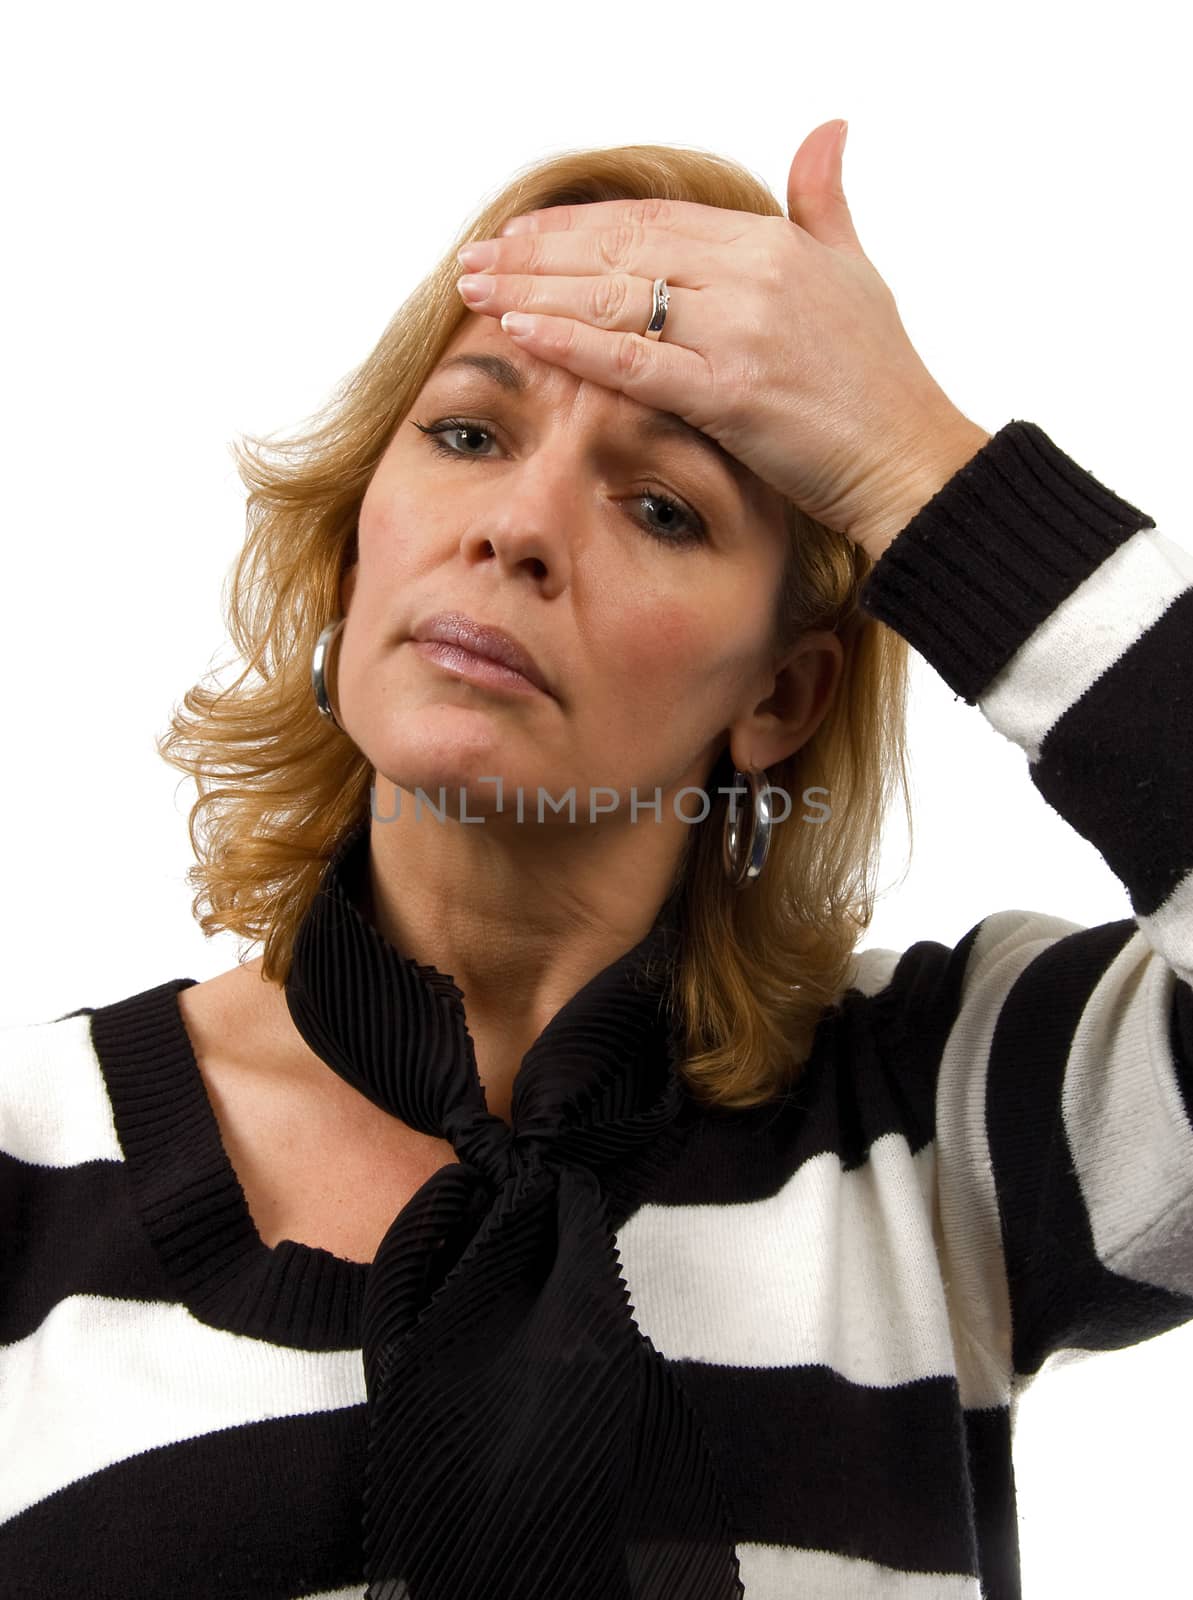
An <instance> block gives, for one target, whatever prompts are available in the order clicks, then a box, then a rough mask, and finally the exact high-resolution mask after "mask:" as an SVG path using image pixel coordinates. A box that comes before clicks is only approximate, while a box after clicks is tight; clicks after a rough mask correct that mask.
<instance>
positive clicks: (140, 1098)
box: [91, 978, 700, 1350]
mask: <svg viewBox="0 0 1193 1600" xmlns="http://www.w3.org/2000/svg"><path fill="white" fill-rule="evenodd" d="M197 981H198V980H196V979H194V978H171V979H169V980H167V981H166V982H165V983H161V984H158V985H156V986H155V987H153V988H151V989H145V990H142V991H141V992H140V993H138V994H134V995H131V996H129V997H128V998H127V999H124V1000H119V1001H115V1002H113V1003H112V1004H110V1005H107V1006H102V1007H99V1008H97V1009H96V1010H94V1011H93V1013H92V1016H91V1037H92V1042H93V1045H94V1048H95V1052H96V1056H97V1058H98V1060H99V1064H100V1069H101V1071H102V1073H103V1076H104V1080H105V1083H106V1086H107V1090H108V1097H109V1099H110V1101H111V1104H112V1111H113V1118H114V1121H115V1125H116V1134H117V1138H118V1140H119V1142H120V1146H121V1149H122V1150H123V1152H124V1157H125V1167H126V1171H127V1175H128V1181H129V1186H130V1190H131V1193H132V1197H133V1201H134V1204H135V1205H136V1208H137V1211H138V1214H139V1216H140V1218H141V1222H142V1225H143V1226H144V1227H145V1229H146V1232H147V1233H148V1235H149V1238H150V1242H151V1243H152V1245H153V1247H154V1249H155V1251H156V1252H157V1255H158V1257H159V1259H160V1260H161V1262H162V1264H163V1266H164V1267H165V1269H166V1271H167V1273H168V1274H169V1276H170V1278H171V1280H172V1281H173V1283H174V1284H175V1285H176V1288H177V1293H178V1296H179V1298H180V1299H181V1300H182V1301H183V1303H184V1304H185V1305H186V1306H187V1307H188V1309H189V1310H190V1311H191V1312H193V1314H194V1315H195V1316H196V1317H198V1318H199V1319H200V1321H203V1322H206V1323H208V1324H209V1325H210V1326H213V1327H219V1328H225V1329H227V1330H228V1331H229V1332H232V1333H240V1334H245V1335H247V1336H249V1337H251V1338H258V1339H266V1340H269V1341H272V1342H274V1343H278V1344H285V1345H289V1346H292V1347H294V1348H298V1349H304V1350H342V1349H353V1348H359V1347H360V1344H361V1316H362V1309H363V1304H364V1294H365V1286H366V1284H367V1283H368V1279H369V1273H370V1271H371V1270H372V1268H371V1263H368V1262H360V1261H348V1260H345V1259H344V1258H343V1257H341V1256H336V1255H333V1254H332V1253H331V1252H330V1251H328V1250H324V1249H321V1248H319V1247H318V1246H315V1245H305V1244H300V1243H297V1242H296V1241H294V1240H291V1239H283V1240H282V1241H280V1242H279V1243H278V1244H277V1245H276V1246H272V1247H271V1246H269V1245H267V1244H266V1243H265V1242H264V1240H263V1239H262V1238H261V1236H260V1234H259V1233H258V1232H257V1229H256V1225H255V1224H254V1222H253V1219H252V1216H251V1214H250V1212H249V1208H248V1202H247V1201H246V1199H245V1194H244V1190H243V1188H242V1187H241V1183H240V1179H239V1177H238V1176H237V1174H236V1170H235V1168H234V1167H233V1165H232V1162H231V1160H230V1159H229V1157H228V1153H227V1151H226V1150H225V1149H224V1145H223V1141H222V1139H221V1137H220V1130H219V1124H218V1122H217V1121H216V1116H215V1112H214V1110H213V1108H212V1105H211V1101H210V1099H209V1098H208V1094H207V1087H206V1084H205V1083H204V1082H203V1077H202V1074H201V1073H200V1071H199V1064H198V1062H197V1060H196V1058H195V1053H194V1049H193V1047H192V1044H191V1039H190V1035H189V1034H188V1033H187V1030H186V1026H185V1024H184V1022H183V1019H182V1012H181V1010H180V1008H179V1005H178V995H179V993H180V992H181V991H182V990H183V989H187V988H190V987H191V986H192V985H194V984H195V983H196V982H197ZM699 1114H700V1113H699V1107H698V1106H697V1105H696V1103H695V1102H694V1101H692V1099H691V1098H690V1096H689V1095H688V1094H687V1093H686V1091H685V1092H684V1093H683V1096H682V1102H681V1107H680V1111H679V1115H678V1116H677V1117H676V1118H675V1121H674V1122H673V1123H671V1124H670V1125H669V1126H668V1127H666V1128H664V1129H663V1130H662V1132H661V1133H660V1134H659V1135H658V1137H657V1138H656V1139H655V1140H654V1142H653V1143H651V1144H650V1145H648V1146H646V1147H645V1148H643V1149H642V1150H640V1151H638V1152H637V1153H636V1154H635V1155H634V1156H633V1157H631V1158H630V1159H628V1160H627V1162H626V1163H625V1165H624V1167H623V1168H621V1169H620V1170H618V1171H616V1172H613V1173H607V1174H605V1176H604V1189H605V1192H606V1194H607V1196H608V1203H609V1219H610V1224H611V1226H613V1227H614V1228H617V1227H620V1226H621V1224H622V1222H624V1220H625V1218H626V1217H627V1216H628V1215H629V1214H630V1212H631V1211H632V1210H634V1209H635V1208H636V1206H637V1205H638V1204H640V1203H641V1200H642V1199H643V1198H644V1197H645V1196H646V1195H647V1194H648V1193H649V1192H650V1190H651V1189H652V1187H653V1186H654V1184H655V1182H656V1181H657V1180H658V1178H659V1177H660V1176H661V1174H662V1173H663V1172H664V1171H665V1170H666V1169H667V1168H668V1167H669V1166H670V1165H671V1164H672V1162H673V1161H674V1160H675V1159H676V1158H677V1156H678V1154H679V1152H680V1150H681V1149H682V1148H683V1146H684V1144H685V1142H686V1140H687V1138H688V1136H689V1134H690V1131H691V1128H692V1126H693V1123H694V1121H695V1120H696V1118H697V1117H698V1116H699Z"/></svg>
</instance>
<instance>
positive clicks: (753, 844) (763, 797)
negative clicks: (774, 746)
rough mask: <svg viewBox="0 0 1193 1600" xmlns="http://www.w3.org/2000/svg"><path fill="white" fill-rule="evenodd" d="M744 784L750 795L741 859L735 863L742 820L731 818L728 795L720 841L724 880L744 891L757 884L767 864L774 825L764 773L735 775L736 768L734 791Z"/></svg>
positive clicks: (732, 810)
mask: <svg viewBox="0 0 1193 1600" xmlns="http://www.w3.org/2000/svg"><path fill="white" fill-rule="evenodd" d="M743 784H744V785H748V787H749V791H750V802H749V804H750V816H749V827H748V829H747V830H746V844H745V849H744V851H743V852H742V859H741V860H740V861H739V860H738V847H739V840H740V838H741V821H742V819H741V816H740V813H739V815H738V816H737V817H735V816H734V814H733V813H734V807H733V805H732V801H733V799H734V796H733V795H730V797H729V798H730V802H731V803H730V804H729V805H728V806H726V808H725V832H724V835H723V837H722V840H721V859H722V861H723V862H724V866H725V876H726V877H727V878H728V879H729V882H730V883H731V884H732V886H733V887H734V888H735V889H744V888H746V887H747V886H748V885H749V884H751V883H755V882H757V880H758V877H759V875H760V874H761V872H762V868H763V864H764V862H765V861H766V855H767V851H768V850H769V849H770V834H771V827H772V826H773V822H774V817H773V813H772V811H771V803H770V785H769V784H768V783H767V779H766V773H765V771H763V770H758V771H754V770H751V771H750V772H738V771H737V769H736V768H735V769H734V773H733V787H734V789H740V788H741V787H742V786H743Z"/></svg>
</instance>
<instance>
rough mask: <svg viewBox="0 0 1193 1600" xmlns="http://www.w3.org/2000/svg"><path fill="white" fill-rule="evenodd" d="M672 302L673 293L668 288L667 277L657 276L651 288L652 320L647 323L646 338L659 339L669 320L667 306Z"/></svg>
mask: <svg viewBox="0 0 1193 1600" xmlns="http://www.w3.org/2000/svg"><path fill="white" fill-rule="evenodd" d="M670 304H671V295H670V292H669V290H668V288H667V280H666V278H656V279H655V281H654V284H653V286H652V288H651V300H650V321H649V322H648V323H647V324H646V332H645V333H644V334H643V335H642V337H643V338H644V339H657V338H659V337H660V336H661V334H662V332H663V324H664V322H666V320H667V307H668V306H669V305H670Z"/></svg>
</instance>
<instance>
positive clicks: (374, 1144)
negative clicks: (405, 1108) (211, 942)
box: [178, 957, 458, 1262]
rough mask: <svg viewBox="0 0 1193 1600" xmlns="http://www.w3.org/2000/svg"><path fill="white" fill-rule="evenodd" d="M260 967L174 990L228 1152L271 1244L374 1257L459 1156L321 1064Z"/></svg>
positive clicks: (347, 1257)
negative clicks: (422, 1192)
mask: <svg viewBox="0 0 1193 1600" xmlns="http://www.w3.org/2000/svg"><path fill="white" fill-rule="evenodd" d="M260 964H261V963H260V958H259V957H258V959H257V960H256V961H252V962H247V963H246V964H245V965H243V966H240V967H234V968H232V969H231V970H230V971H229V972H224V973H221V974H220V975H219V976H218V977H216V978H210V979H208V980H207V981H206V982H205V983H199V984H195V985H193V986H192V987H191V988H189V989H184V990H182V991H181V992H180V994H179V996H178V1004H179V1010H180V1012H181V1015H182V1020H183V1024H184V1026H185V1028H186V1031H187V1034H188V1036H189V1037H190V1041H191V1047H192V1049H193V1051H194V1054H195V1060H196V1062H197V1063H198V1067H199V1072H200V1075H201V1077H202V1079H203V1083H204V1086H205V1087H206V1090H207V1096H208V1099H209V1100H210V1102H211V1108H212V1111H213V1112H214V1114H215V1119H216V1122H217V1124H218V1126H219V1131H220V1137H221V1139H222V1141H223V1145H224V1150H225V1152H226V1154H227V1156H228V1160H229V1161H230V1162H231V1164H232V1167H233V1170H234V1171H235V1173H236V1176H237V1178H238V1179H239V1180H240V1186H241V1188H242V1189H243V1190H244V1196H245V1201H246V1203H247V1205H248V1209H249V1214H250V1216H251V1217H252V1219H253V1223H254V1226H255V1227H256V1229H257V1232H258V1234H259V1235H260V1236H261V1239H262V1242H263V1243H264V1244H266V1245H268V1246H269V1247H270V1248H271V1249H272V1248H273V1247H274V1246H276V1245H277V1244H278V1243H280V1241H281V1240H283V1239H291V1240H293V1241H294V1242H295V1243H296V1244H305V1245H311V1246H315V1247H317V1248H320V1249H323V1250H328V1251H330V1252H331V1253H332V1254H333V1255H336V1256H340V1257H341V1258H343V1259H344V1260H347V1261H359V1262H370V1261H372V1260H373V1258H374V1256H375V1255H376V1253H377V1249H378V1247H379V1246H380V1244H381V1241H382V1239H383V1238H384V1237H385V1234H386V1233H387V1232H388V1230H389V1226H390V1224H391V1223H392V1221H393V1219H394V1217H395V1216H396V1215H397V1213H398V1212H399V1211H400V1210H402V1208H403V1207H404V1206H405V1205H406V1204H407V1202H408V1201H409V1200H410V1199H411V1197H412V1196H413V1195H414V1194H415V1193H416V1192H417V1190H419V1189H420V1188H421V1187H422V1185H423V1184H424V1183H425V1182H426V1180H427V1179H428V1178H429V1177H430V1176H431V1174H432V1173H433V1172H437V1171H438V1170H439V1169H440V1168H441V1167H443V1166H446V1165H450V1164H453V1163H455V1162H456V1160H457V1159H458V1158H457V1156H456V1153H455V1151H454V1149H453V1148H452V1146H451V1144H450V1143H449V1142H448V1141H447V1140H446V1139H438V1138H433V1137H431V1136H430V1135H428V1134H424V1133H421V1132H419V1131H418V1130H416V1129H414V1128H411V1127H410V1126H409V1125H408V1124H406V1123H404V1122H402V1121H401V1120H400V1119H399V1118H397V1117H394V1116H391V1115H390V1114H389V1113H388V1112H386V1111H383V1110H382V1109H381V1107H379V1106H375V1105H374V1104H373V1103H372V1101H371V1100H368V1099H366V1098H365V1096H364V1095H362V1094H360V1093H359V1092H358V1091H357V1090H356V1089H354V1088H353V1087H352V1085H351V1084H348V1083H345V1082H344V1080H343V1079H342V1078H340V1077H339V1076H338V1075H337V1074H336V1073H335V1072H333V1071H332V1069H331V1068H330V1067H329V1066H327V1064H326V1063H325V1062H323V1061H321V1060H320V1059H319V1057H318V1056H316V1055H315V1054H314V1052H313V1051H311V1049H310V1048H309V1046H308V1045H307V1044H306V1042H305V1040H304V1039H303V1038H302V1037H301V1035H300V1034H299V1033H298V1031H297V1029H296V1028H295V1027H294V1024H293V1022H292V1020H291V1019H290V1016H289V1013H288V1011H287V1010H286V1004H285V997H284V995H283V994H282V991H281V990H280V989H279V988H278V987H277V986H276V985H273V984H265V983H263V982H262V980H261V978H260V975H259V973H260Z"/></svg>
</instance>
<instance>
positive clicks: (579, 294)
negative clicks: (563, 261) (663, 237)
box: [456, 272, 702, 349]
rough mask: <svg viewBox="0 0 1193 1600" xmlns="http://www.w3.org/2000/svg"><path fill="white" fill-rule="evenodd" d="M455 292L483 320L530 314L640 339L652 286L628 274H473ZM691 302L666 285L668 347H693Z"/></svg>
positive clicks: (689, 294) (695, 332)
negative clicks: (510, 312)
mask: <svg viewBox="0 0 1193 1600" xmlns="http://www.w3.org/2000/svg"><path fill="white" fill-rule="evenodd" d="M472 286H475V287H472ZM456 287H457V289H459V291H460V297H461V299H462V300H463V301H464V303H465V305H467V306H468V307H469V309H470V310H472V311H476V312H479V313H480V314H481V315H482V316H486V317H501V316H504V315H505V313H506V312H507V311H522V312H525V313H527V314H530V315H544V316H551V317H570V318H572V319H574V320H576V321H580V322H586V323H588V324H589V326H590V327H594V328H603V329H605V330H607V331H608V332H610V333H640V334H642V335H644V336H645V332H646V328H647V325H648V324H649V322H650V318H651V313H652V312H653V310H654V284H653V281H652V280H650V279H647V278H639V277H637V276H635V275H634V274H633V273H628V272H615V273H610V274H605V275H602V276H601V277H598V278H580V277H575V278H557V277H541V276H538V275H534V276H529V277H527V276H522V275H519V274H517V273H512V274H506V273H502V274H499V275H498V274H490V273H488V272H482V273H478V274H475V275H472V276H471V279H470V281H469V279H466V278H460V279H458V280H457V283H456ZM695 300H696V293H695V291H693V290H689V289H676V288H674V287H672V285H671V284H668V285H667V323H666V332H665V333H664V335H663V337H664V338H666V339H668V340H670V341H671V342H672V343H673V344H680V345H686V346H687V347H688V348H691V349H694V348H696V346H697V344H698V342H699V337H700V331H699V330H700V323H701V320H702V319H701V317H700V316H699V315H698V314H697V312H696V306H695Z"/></svg>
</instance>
